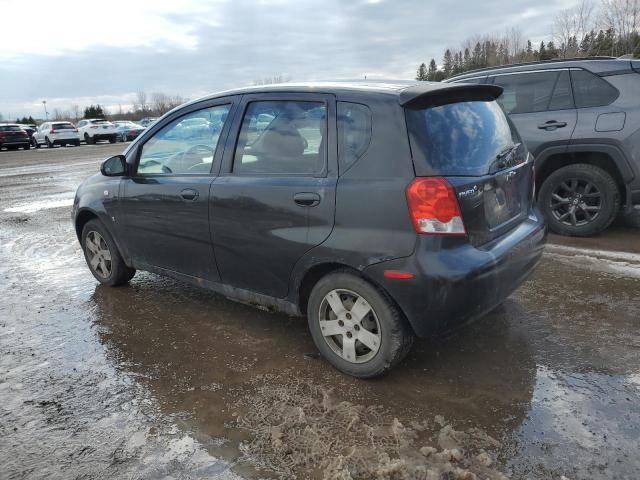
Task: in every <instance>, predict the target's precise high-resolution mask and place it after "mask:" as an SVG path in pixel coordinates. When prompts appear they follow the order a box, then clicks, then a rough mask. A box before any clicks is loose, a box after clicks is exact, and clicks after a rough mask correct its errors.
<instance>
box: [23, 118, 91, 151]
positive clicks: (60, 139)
mask: <svg viewBox="0 0 640 480" xmlns="http://www.w3.org/2000/svg"><path fill="white" fill-rule="evenodd" d="M31 144H32V145H33V146H34V147H36V148H40V145H46V146H47V147H49V148H53V147H54V146H56V145H62V146H66V145H75V146H76V147H78V146H80V134H79V133H78V129H77V128H76V127H75V125H74V124H73V123H71V122H45V123H43V124H42V125H40V127H39V128H38V129H37V130H36V131H35V132H34V133H33V135H32V136H31Z"/></svg>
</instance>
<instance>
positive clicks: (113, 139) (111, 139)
mask: <svg viewBox="0 0 640 480" xmlns="http://www.w3.org/2000/svg"><path fill="white" fill-rule="evenodd" d="M117 138H118V137H116V136H115V135H112V136H110V137H109V143H116V140H117Z"/></svg>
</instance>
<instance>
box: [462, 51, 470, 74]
mask: <svg viewBox="0 0 640 480" xmlns="http://www.w3.org/2000/svg"><path fill="white" fill-rule="evenodd" d="M463 64H464V69H465V70H471V53H470V52H469V49H468V48H465V49H464V60H463Z"/></svg>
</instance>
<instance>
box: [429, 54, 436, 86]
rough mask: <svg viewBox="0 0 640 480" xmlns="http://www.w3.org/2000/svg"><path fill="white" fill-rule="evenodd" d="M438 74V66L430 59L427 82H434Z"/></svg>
mask: <svg viewBox="0 0 640 480" xmlns="http://www.w3.org/2000/svg"><path fill="white" fill-rule="evenodd" d="M437 74H438V65H437V64H436V61H435V60H434V59H433V58H432V59H431V61H430V62H429V71H428V72H427V80H429V81H430V82H435V81H436V75H437Z"/></svg>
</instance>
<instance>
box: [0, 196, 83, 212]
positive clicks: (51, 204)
mask: <svg viewBox="0 0 640 480" xmlns="http://www.w3.org/2000/svg"><path fill="white" fill-rule="evenodd" d="M71 205H73V197H72V198H64V199H61V200H43V201H41V202H31V203H25V204H23V205H18V206H17V207H9V208H5V209H4V211H5V212H9V213H35V212H38V211H40V210H47V209H49V208H60V207H70V206H71Z"/></svg>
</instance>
